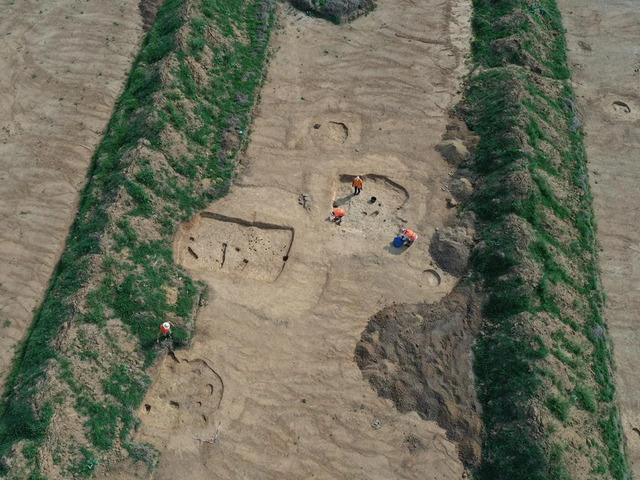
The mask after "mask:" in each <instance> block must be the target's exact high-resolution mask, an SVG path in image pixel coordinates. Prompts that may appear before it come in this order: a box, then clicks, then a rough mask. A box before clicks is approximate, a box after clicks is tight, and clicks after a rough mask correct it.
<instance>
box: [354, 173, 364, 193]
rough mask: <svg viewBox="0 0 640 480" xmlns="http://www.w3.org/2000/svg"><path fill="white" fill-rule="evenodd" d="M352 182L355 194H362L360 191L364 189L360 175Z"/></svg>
mask: <svg viewBox="0 0 640 480" xmlns="http://www.w3.org/2000/svg"><path fill="white" fill-rule="evenodd" d="M352 184H353V194H354V195H360V192H361V191H362V179H361V178H360V177H359V176H358V177H356V178H354V179H353V182H352Z"/></svg>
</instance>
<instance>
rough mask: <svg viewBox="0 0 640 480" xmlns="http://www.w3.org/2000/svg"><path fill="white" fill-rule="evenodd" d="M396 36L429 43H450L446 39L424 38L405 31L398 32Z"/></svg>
mask: <svg viewBox="0 0 640 480" xmlns="http://www.w3.org/2000/svg"><path fill="white" fill-rule="evenodd" d="M396 37H398V38H402V39H404V40H409V41H414V42H420V43H424V44H427V45H448V43H447V42H446V41H445V40H433V39H430V38H422V37H417V36H415V35H407V34H404V33H396Z"/></svg>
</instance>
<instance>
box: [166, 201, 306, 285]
mask: <svg viewBox="0 0 640 480" xmlns="http://www.w3.org/2000/svg"><path fill="white" fill-rule="evenodd" d="M293 234H294V231H293V228H291V227H286V226H279V225H273V224H269V223H264V222H257V221H253V222H249V221H247V220H242V219H239V218H232V217H226V216H224V215H219V214H215V213H209V212H203V213H201V214H200V215H198V216H197V217H195V218H194V219H192V220H191V221H189V222H188V223H186V224H184V225H182V226H181V227H180V229H179V230H178V233H177V235H176V241H175V244H174V248H175V255H176V262H177V263H179V264H180V265H182V266H183V267H185V268H187V269H189V270H204V271H216V272H218V271H219V272H224V273H227V274H231V275H238V276H242V277H247V278H252V279H255V280H262V281H266V282H274V281H276V280H277V279H278V277H279V276H280V274H281V273H282V270H283V269H284V266H285V263H286V262H287V260H289V251H290V250H291V245H292V243H293Z"/></svg>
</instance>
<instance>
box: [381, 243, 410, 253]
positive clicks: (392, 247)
mask: <svg viewBox="0 0 640 480" xmlns="http://www.w3.org/2000/svg"><path fill="white" fill-rule="evenodd" d="M384 250H386V251H387V252H389V253H390V254H392V255H402V254H403V253H404V252H405V251H406V250H407V247H405V246H404V245H402V246H401V247H396V246H395V245H394V244H393V240H392V241H391V242H389V245H386V246H385V247H384Z"/></svg>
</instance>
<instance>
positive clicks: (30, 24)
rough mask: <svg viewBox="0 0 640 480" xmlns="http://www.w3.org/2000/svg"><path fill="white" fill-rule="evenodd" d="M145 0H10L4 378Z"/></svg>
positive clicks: (3, 49) (0, 176)
mask: <svg viewBox="0 0 640 480" xmlns="http://www.w3.org/2000/svg"><path fill="white" fill-rule="evenodd" d="M138 3H139V2H138V1H133V0H122V1H119V2H101V1H95V0H93V1H86V2H84V1H83V2H78V1H76V0H50V1H47V2H37V1H20V2H14V1H8V0H2V1H0V10H1V11H2V15H1V16H0V39H1V41H0V158H1V159H2V161H1V165H0V220H1V221H2V228H0V266H1V267H0V325H2V328H3V334H2V335H1V336H0V384H2V385H4V378H5V376H6V375H7V373H8V369H9V367H10V362H11V360H12V358H13V348H12V346H13V345H14V344H15V343H16V342H18V341H19V340H21V339H22V338H23V335H24V333H25V331H26V330H27V328H28V327H29V325H30V324H31V321H32V318H33V310H34V309H35V308H37V306H38V305H39V304H40V301H41V299H42V296H43V293H44V290H45V288H46V286H47V283H48V282H49V278H50V277H51V273H52V271H53V268H54V266H55V264H56V262H57V261H58V258H59V256H60V253H61V251H62V248H63V246H64V240H65V237H66V235H67V232H68V229H69V226H70V224H71V222H72V220H73V218H74V216H75V213H76V204H77V200H78V195H79V191H80V189H81V188H82V186H83V185H84V182H85V175H86V172H87V167H88V165H89V161H90V159H91V156H92V155H93V152H94V150H95V147H96V145H97V143H98V141H99V140H100V138H101V136H102V130H103V129H104V127H105V126H106V123H107V121H108V120H109V116H110V115H111V111H112V108H113V105H114V103H115V100H116V99H117V97H118V95H119V94H120V91H121V89H122V85H123V82H124V80H125V78H126V74H127V72H128V70H129V68H130V65H131V62H132V59H133V56H134V55H135V53H136V52H137V48H138V44H139V40H140V38H141V35H142V20H141V18H140V14H139V12H138Z"/></svg>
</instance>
